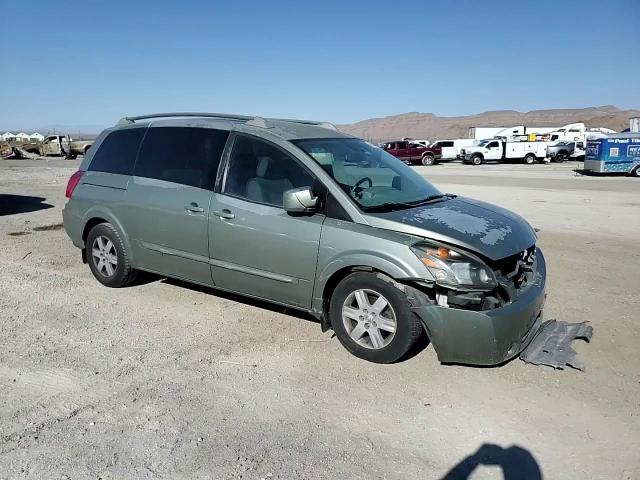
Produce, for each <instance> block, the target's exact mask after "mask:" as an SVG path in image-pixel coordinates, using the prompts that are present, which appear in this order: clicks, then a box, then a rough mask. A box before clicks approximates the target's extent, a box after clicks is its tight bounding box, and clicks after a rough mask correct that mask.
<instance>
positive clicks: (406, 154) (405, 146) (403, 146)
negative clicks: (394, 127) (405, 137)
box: [396, 142, 411, 162]
mask: <svg viewBox="0 0 640 480" xmlns="http://www.w3.org/2000/svg"><path fill="white" fill-rule="evenodd" d="M396 157H398V158H399V159H400V160H403V161H405V162H410V161H411V150H410V149H409V142H396Z"/></svg>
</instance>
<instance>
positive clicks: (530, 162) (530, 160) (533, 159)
mask: <svg viewBox="0 0 640 480" xmlns="http://www.w3.org/2000/svg"><path fill="white" fill-rule="evenodd" d="M535 162H536V156H535V155H534V154H533V153H528V154H526V155H525V157H524V163H525V164H527V165H533V164H534V163H535Z"/></svg>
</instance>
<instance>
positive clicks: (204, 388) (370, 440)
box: [0, 160, 640, 479]
mask: <svg viewBox="0 0 640 480" xmlns="http://www.w3.org/2000/svg"><path fill="white" fill-rule="evenodd" d="M77 164H78V162H77V161H62V160H41V161H2V162H0V338H1V339H2V345H3V347H4V348H2V349H1V350H0V406H1V408H0V479H1V478H37V479H41V478H47V479H49V478H50V479H65V478H71V479H77V478H81V479H83V478H94V479H95V478H102V479H108V478H189V479H197V478H222V479H227V478H228V479H232V478H233V479H240V478H242V479H265V478H272V479H276V478H280V479H291V478H308V479H315V478H318V479H324V478H345V479H346V478H390V479H409V478H420V479H424V478H440V477H443V476H445V475H446V474H447V472H449V471H450V470H451V469H452V468H454V467H455V466H456V465H457V466H458V469H457V470H456V472H457V473H456V474H455V475H451V477H450V478H473V479H484V478H502V473H501V469H504V470H505V472H506V473H505V475H506V478H534V479H535V478H536V472H537V470H538V469H539V471H540V472H541V475H542V476H544V478H551V479H555V478H562V479H585V478H598V479H600V478H611V479H637V478H640V455H639V454H638V452H640V369H639V367H640V350H639V349H638V344H637V342H638V339H639V338H640V337H639V334H640V326H639V323H638V321H639V319H640V318H639V317H640V316H639V314H640V294H639V292H640V274H639V273H638V271H639V267H640V255H639V253H638V251H639V250H638V245H639V242H640V216H639V215H638V212H639V209H638V207H639V206H640V181H639V180H636V179H631V178H626V177H603V178H601V177H599V178H594V177H584V176H577V175H575V174H574V172H573V168H575V166H576V164H570V163H567V164H562V165H550V166H546V165H535V166H524V165H498V166H481V167H471V166H463V165H457V164H452V165H442V166H434V167H416V168H417V169H418V170H419V171H420V172H421V173H422V174H424V175H426V176H428V177H429V178H430V179H431V180H432V181H433V182H434V183H435V184H436V185H437V186H439V187H440V188H441V189H442V190H444V191H450V192H454V193H458V194H464V195H469V196H473V197H476V198H480V199H483V200H487V201H490V202H495V203H498V204H501V205H503V206H505V207H507V208H510V209H512V210H515V211H517V212H519V213H521V214H523V215H525V216H526V217H527V218H528V219H529V220H530V221H531V223H532V224H533V225H534V226H536V227H538V228H540V245H541V246H542V248H543V249H544V251H545V254H546V256H547V261H548V268H549V289H548V293H549V298H548V301H547V309H546V316H547V318H557V319H561V320H567V321H572V322H579V321H585V320H588V321H589V322H591V324H592V325H593V326H594V329H595V335H594V339H593V341H592V343H591V344H585V343H576V344H574V345H575V348H576V349H577V350H578V351H579V354H580V356H581V358H582V359H583V360H584V361H585V363H586V365H587V371H586V372H584V373H583V372H579V371H575V370H565V371H555V370H552V369H550V368H547V367H534V366H531V365H527V364H525V363H523V362H521V361H519V360H516V361H512V362H510V363H508V364H506V365H504V366H502V367H499V368H472V367H463V366H443V365H440V364H439V363H438V362H437V359H436V357H435V354H434V352H433V349H432V348H430V347H428V346H427V347H426V349H424V350H423V351H421V352H420V353H418V354H417V355H416V356H414V357H412V358H410V359H408V360H406V361H404V362H401V363H398V364H395V365H387V366H382V365H374V364H370V363H366V362H364V361H361V360H358V359H356V358H355V357H352V356H350V355H349V354H348V353H347V352H346V350H344V349H343V348H342V347H341V346H340V344H339V342H338V341H337V339H335V338H332V336H331V332H327V333H326V334H322V333H321V331H320V326H319V324H318V323H316V322H315V321H313V320H312V319H310V318H307V317H305V316H304V315H300V314H297V313H295V312H292V311H285V310H283V309H282V308H279V307H274V306H271V305H269V304H266V303H261V302H256V301H249V300H246V299H242V298H240V297H236V296H232V295H228V294H220V293H219V292H215V291H213V290H208V289H204V288H200V287H193V286H188V285H186V284H183V283H179V282H176V281H168V280H161V279H157V278H148V281H147V282H145V283H143V284H141V285H137V286H135V287H131V288H126V289H119V290H113V289H107V288H105V287H102V286H101V285H100V284H98V282H97V281H95V280H94V279H93V278H92V276H91V274H90V272H89V269H88V267H87V266H86V265H83V264H82V263H81V261H80V255H79V252H78V251H77V250H76V249H75V248H74V247H73V246H72V245H71V242H70V241H69V239H68V238H67V237H66V235H65V233H64V230H62V229H61V226H60V223H61V221H62V220H61V209H62V207H63V205H64V187H65V185H66V180H67V178H68V177H69V175H70V174H71V173H72V172H73V170H74V168H75V167H76V166H77ZM15 196H17V197H15ZM476 464H478V466H477V468H475V470H474V471H473V473H472V474H471V476H468V475H467V473H468V472H470V471H471V470H473V469H474V467H475V466H476ZM500 465H501V466H500ZM514 472H515V473H516V474H519V475H521V476H509V475H513V474H514ZM456 475H457V476H456Z"/></svg>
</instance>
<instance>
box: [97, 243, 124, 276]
mask: <svg viewBox="0 0 640 480" xmlns="http://www.w3.org/2000/svg"><path fill="white" fill-rule="evenodd" d="M91 257H92V259H93V264H94V265H95V267H96V270H98V272H100V275H102V276H104V277H112V276H113V275H114V274H115V273H116V269H117V268H118V253H117V251H116V247H115V245H114V244H113V242H112V241H111V240H109V239H108V238H107V237H105V236H102V235H101V236H99V237H96V239H95V240H94V241H93V245H92V246H91Z"/></svg>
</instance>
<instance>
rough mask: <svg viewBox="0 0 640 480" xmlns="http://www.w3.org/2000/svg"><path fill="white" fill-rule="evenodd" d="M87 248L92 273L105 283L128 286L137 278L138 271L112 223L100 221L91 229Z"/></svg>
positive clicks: (113, 286)
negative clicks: (134, 267) (132, 265)
mask: <svg viewBox="0 0 640 480" xmlns="http://www.w3.org/2000/svg"><path fill="white" fill-rule="evenodd" d="M86 249H87V262H88V263H89V268H90V269H91V273H93V276H94V277H96V280H98V281H99V282H100V283H102V284H103V285H105V286H107V287H112V288H120V287H126V286H127V285H130V284H131V283H132V282H133V281H134V280H135V279H136V277H137V274H138V272H137V271H136V270H134V269H133V268H132V267H131V262H130V260H129V255H128V253H127V251H126V249H125V246H124V243H123V242H122V239H121V237H120V234H119V233H118V231H117V230H116V229H115V228H114V226H113V225H111V224H110V223H100V224H98V225H96V226H95V227H93V228H92V229H91V231H90V232H89V235H87V242H86ZM114 255H115V257H114Z"/></svg>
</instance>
